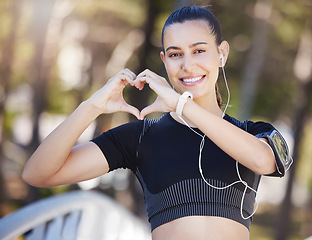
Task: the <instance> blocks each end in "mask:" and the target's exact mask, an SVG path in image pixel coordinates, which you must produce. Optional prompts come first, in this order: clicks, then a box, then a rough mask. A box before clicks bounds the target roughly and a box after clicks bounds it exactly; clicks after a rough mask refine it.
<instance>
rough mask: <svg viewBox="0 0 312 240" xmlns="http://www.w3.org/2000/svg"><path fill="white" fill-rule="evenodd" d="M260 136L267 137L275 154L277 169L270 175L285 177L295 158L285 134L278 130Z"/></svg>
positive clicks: (259, 135) (259, 136)
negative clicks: (290, 151) (292, 155)
mask: <svg viewBox="0 0 312 240" xmlns="http://www.w3.org/2000/svg"><path fill="white" fill-rule="evenodd" d="M257 137H258V138H266V139H267V140H268V143H269V145H270V147H271V148H272V150H273V152H274V156H275V164H276V171H275V172H274V173H272V174H269V175H268V176H278V177H283V176H284V175H285V172H286V171H287V170H288V169H289V168H290V166H291V164H292V163H293V159H292V157H291V156H290V154H289V149H288V146H287V143H286V141H285V139H284V138H283V136H282V135H281V134H280V133H279V132H278V131H277V130H275V129H274V130H273V131H271V132H265V133H261V134H258V135H257Z"/></svg>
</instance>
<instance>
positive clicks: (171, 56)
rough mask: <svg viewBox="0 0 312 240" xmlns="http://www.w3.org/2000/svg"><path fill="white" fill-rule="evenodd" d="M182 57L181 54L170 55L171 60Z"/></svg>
mask: <svg viewBox="0 0 312 240" xmlns="http://www.w3.org/2000/svg"><path fill="white" fill-rule="evenodd" d="M180 56H181V54H180V53H170V54H169V57H170V58H175V57H180Z"/></svg>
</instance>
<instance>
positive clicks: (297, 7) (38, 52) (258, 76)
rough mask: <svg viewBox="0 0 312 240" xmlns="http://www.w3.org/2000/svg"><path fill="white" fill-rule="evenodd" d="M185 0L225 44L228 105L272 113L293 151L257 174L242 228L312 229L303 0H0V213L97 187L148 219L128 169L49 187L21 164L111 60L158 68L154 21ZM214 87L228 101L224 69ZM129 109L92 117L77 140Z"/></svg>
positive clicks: (144, 96)
mask: <svg viewBox="0 0 312 240" xmlns="http://www.w3.org/2000/svg"><path fill="white" fill-rule="evenodd" d="M184 5H198V6H207V7H208V8H209V9H210V10H211V11H212V12H213V13H214V14H215V15H216V16H217V18H218V19H219V20H220V23H221V26H222V31H223V37H224V39H226V40H227V41H228V42H229V43H230V47H231V50H230V55H229V59H228V62H227V65H226V68H225V70H226V74H227V78H228V82H229V87H230V90H231V102H230V104H231V107H230V108H229V109H228V114H230V115H232V116H234V117H236V118H238V119H240V120H245V119H247V118H248V119H251V120H265V121H269V122H271V123H272V124H273V125H274V126H276V127H277V128H278V129H279V130H280V131H281V132H282V134H283V135H284V136H285V138H286V140H287V142H288V144H289V146H290V150H291V152H292V155H293V158H294V164H293V166H292V168H291V169H290V171H289V172H288V173H287V175H286V177H284V178H282V179H280V178H270V177H263V178H262V183H261V186H260V189H259V193H258V201H259V207H258V211H257V213H256V215H255V217H254V222H253V225H252V227H251V239H253V240H254V239H268V240H269V239H276V240H284V239H305V238H307V237H309V236H311V235H312V147H311V146H312V1H311V0H291V1H285V0H235V1H234V0H211V1H191V0H188V1H187V0H183V1H178V0H79V1H75V0H1V1H0V81H1V82H0V83H1V85H0V124H1V127H0V143H1V146H0V217H3V216H6V215H7V214H9V213H10V212H12V211H15V210H16V209H18V208H20V207H22V206H25V205H27V204H29V203H31V202H34V201H36V200H38V199H42V198H46V197H49V196H51V195H55V194H59V193H63V192H67V191H71V190H73V189H84V190H88V189H96V190H97V191H100V192H103V193H105V194H107V195H109V196H111V197H113V198H114V199H115V200H116V201H118V202H119V203H120V204H122V205H123V206H125V207H127V208H128V209H130V210H131V211H132V212H133V213H134V214H136V215H138V216H140V217H141V218H143V219H144V220H145V221H146V214H145V206H144V200H143V196H142V193H141V189H140V186H139V184H138V182H137V181H136V179H135V178H134V176H133V175H132V174H131V173H129V172H128V171H126V170H120V171H119V170H117V171H114V172H112V173H110V174H108V175H106V176H103V177H100V178H98V179H94V180H92V181H87V182H83V183H80V184H77V185H71V186H60V187H55V188H33V187H30V186H28V185H26V184H25V183H24V182H23V181H22V180H21V178H20V175H21V171H22V169H23V166H24V164H25V162H26V161H27V159H28V158H29V156H30V155H31V153H32V152H33V151H34V150H35V149H36V147H37V146H38V145H39V143H40V142H41V141H42V139H43V138H44V137H45V136H47V134H48V133H49V132H51V131H52V130H53V129H54V128H55V127H56V126H57V125H58V124H59V123H60V122H61V121H63V120H64V119H65V118H66V116H68V115H69V114H70V113H71V112H72V111H73V110H74V109H75V108H76V107H77V105H78V104H79V103H80V102H82V101H83V100H85V99H86V98H87V97H88V96H90V95H91V94H92V93H93V92H94V91H96V90H97V89H99V88H100V87H101V86H103V85H104V84H105V83H106V81H107V80H108V79H109V78H110V77H112V76H113V75H115V74H116V73H117V72H118V71H119V70H121V69H123V68H125V67H127V68H129V69H131V70H132V71H134V72H135V73H140V72H141V71H142V70H144V69H146V68H149V69H151V70H152V71H155V72H157V73H159V74H160V75H162V76H165V77H166V73H165V71H164V67H163V65H162V63H161V60H160V57H159V52H160V50H161V41H160V34H161V28H162V25H163V23H164V21H165V19H166V17H167V16H168V15H169V14H170V13H171V12H172V11H173V10H175V9H177V8H179V7H182V6H184ZM219 87H220V88H221V94H222V95H223V99H224V101H225V100H226V98H227V94H226V90H225V85H224V81H223V78H222V76H221V75H220V79H219ZM124 94H125V97H126V99H127V101H128V102H129V103H131V104H133V105H134V106H137V107H138V108H139V109H142V108H143V107H144V106H146V105H147V104H149V103H151V102H152V101H153V100H154V99H155V94H154V93H153V92H152V91H151V90H150V89H149V88H148V87H145V88H144V90H143V91H142V92H138V91H137V90H135V89H131V88H126V89H125V92H124ZM156 115H157V114H155V116H156ZM155 116H148V117H149V118H150V117H155ZM133 120H134V119H133V118H132V117H131V116H129V115H128V114H125V113H116V114H111V115H106V116H100V117H99V118H98V119H97V121H96V122H94V124H92V125H91V126H90V127H89V128H88V129H87V130H86V132H85V133H84V134H83V135H82V136H81V138H80V139H79V142H85V141H89V140H90V139H91V138H93V137H94V136H97V135H99V134H100V133H101V132H102V131H105V130H107V129H109V128H111V127H114V126H117V125H119V124H122V123H125V122H128V121H133ZM55 151H57V149H55ZM87 161H88V159H86V163H87Z"/></svg>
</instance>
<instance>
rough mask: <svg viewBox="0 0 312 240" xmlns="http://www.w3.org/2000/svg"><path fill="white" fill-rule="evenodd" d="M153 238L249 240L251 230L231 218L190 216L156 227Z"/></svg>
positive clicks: (168, 239) (167, 239)
mask: <svg viewBox="0 0 312 240" xmlns="http://www.w3.org/2000/svg"><path fill="white" fill-rule="evenodd" d="M152 239H153V240H190V239H196V240H207V239H209V240H229V239H231V240H248V239H249V230H248V229H247V227H245V226H244V225H242V224H240V223H238V222H235V221H233V220H230V219H226V218H221V217H208V216H190V217H183V218H179V219H176V220H174V221H171V222H168V223H166V224H163V225H161V226H159V227H157V228H155V229H154V230H153V232H152Z"/></svg>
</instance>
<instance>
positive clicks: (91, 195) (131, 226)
mask: <svg viewBox="0 0 312 240" xmlns="http://www.w3.org/2000/svg"><path fill="white" fill-rule="evenodd" d="M19 236H24V239H26V240H59V239H62V240H98V239H99V240H102V239H103V240H104V239H105V240H117V239H118V240H131V239H135V240H148V239H151V233H150V229H149V227H148V225H147V223H146V224H145V223H143V222H142V221H141V220H140V219H138V218H137V217H135V216H134V215H133V214H132V213H130V212H129V211H128V210H126V209H125V208H123V207H121V206H120V205H118V204H117V203H115V202H114V201H113V200H112V199H111V198H109V197H107V196H105V195H104V194H100V193H97V192H94V191H73V192H69V193H65V194H61V195H57V196H53V197H49V198H46V199H43V200H40V201H37V202H35V203H32V204H29V205H27V206H25V207H23V208H21V209H19V210H17V211H16V212H13V213H12V214H10V215H8V216H6V217H4V218H2V219H0V239H1V240H13V239H15V238H17V237H19Z"/></svg>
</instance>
